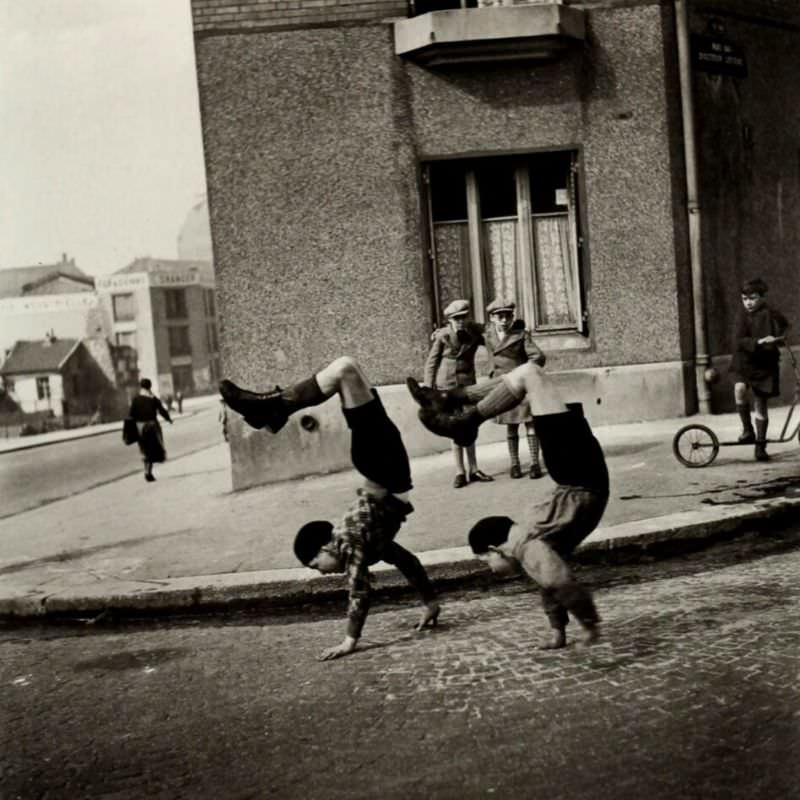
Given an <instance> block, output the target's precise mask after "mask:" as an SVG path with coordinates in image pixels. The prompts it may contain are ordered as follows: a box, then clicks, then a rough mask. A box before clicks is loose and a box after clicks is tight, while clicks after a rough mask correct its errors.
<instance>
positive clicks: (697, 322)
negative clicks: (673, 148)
mask: <svg viewBox="0 0 800 800" xmlns="http://www.w3.org/2000/svg"><path fill="white" fill-rule="evenodd" d="M674 3H675V28H676V33H677V37H678V69H679V75H680V91H681V117H682V120H683V152H684V157H685V160H686V199H687V211H688V214H689V266H690V269H691V272H692V313H693V318H694V376H695V389H696V391H697V405H698V410H699V412H700V413H701V414H709V413H711V403H710V401H711V390H710V389H709V386H708V383H707V382H706V377H705V373H706V370H707V369H708V368H709V366H710V364H711V359H710V358H709V356H708V342H707V339H706V316H705V314H706V303H705V288H704V286H703V256H702V252H701V247H700V200H699V196H700V193H699V190H698V180H697V150H696V147H695V130H694V103H693V100H692V69H691V57H690V53H689V15H688V11H687V3H688V0H674Z"/></svg>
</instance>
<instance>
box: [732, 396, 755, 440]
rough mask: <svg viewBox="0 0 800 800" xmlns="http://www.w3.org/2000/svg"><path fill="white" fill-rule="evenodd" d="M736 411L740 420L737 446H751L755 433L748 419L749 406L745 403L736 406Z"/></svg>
mask: <svg viewBox="0 0 800 800" xmlns="http://www.w3.org/2000/svg"><path fill="white" fill-rule="evenodd" d="M736 410H737V411H738V412H739V418H740V419H741V420H742V432H741V433H740V434H739V438H738V440H737V441H738V442H739V444H753V443H754V442H755V440H756V432H755V431H754V430H753V422H752V420H751V419H750V406H749V405H747V403H745V404H744V405H737V406H736Z"/></svg>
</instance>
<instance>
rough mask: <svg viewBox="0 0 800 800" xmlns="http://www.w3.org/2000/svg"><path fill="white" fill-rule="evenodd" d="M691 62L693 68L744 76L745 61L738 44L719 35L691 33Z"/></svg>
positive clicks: (745, 69) (719, 73)
mask: <svg viewBox="0 0 800 800" xmlns="http://www.w3.org/2000/svg"><path fill="white" fill-rule="evenodd" d="M692 64H693V65H694V67H695V69H700V70H703V71H704V72H713V73H716V74H718V75H732V76H734V77H736V78H744V77H745V76H746V75H747V62H746V61H745V57H744V50H742V48H741V47H739V45H736V44H734V43H733V42H731V41H728V40H727V39H724V38H722V37H719V36H701V35H700V34H692Z"/></svg>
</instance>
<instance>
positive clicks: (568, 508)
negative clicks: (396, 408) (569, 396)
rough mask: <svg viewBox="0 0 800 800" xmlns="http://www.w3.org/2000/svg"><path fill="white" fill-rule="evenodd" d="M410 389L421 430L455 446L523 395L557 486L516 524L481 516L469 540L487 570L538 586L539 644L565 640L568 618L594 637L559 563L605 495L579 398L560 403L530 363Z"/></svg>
mask: <svg viewBox="0 0 800 800" xmlns="http://www.w3.org/2000/svg"><path fill="white" fill-rule="evenodd" d="M408 387H409V390H410V391H411V393H412V395H413V396H414V399H415V400H416V401H417V402H418V403H419V404H420V405H421V406H422V408H421V409H420V411H419V417H420V419H421V420H422V423H423V424H424V425H425V427H427V428H428V429H429V430H431V431H433V433H436V434H438V435H440V436H447V437H449V438H452V439H453V440H454V441H456V442H460V443H461V444H468V443H469V442H471V441H474V440H475V437H476V436H477V435H478V428H479V426H480V425H481V423H482V422H483V421H484V420H486V419H490V418H492V417H494V416H496V415H497V414H500V413H502V412H504V411H507V410H509V409H511V408H514V407H515V406H516V405H517V404H518V403H519V402H521V401H522V400H523V399H527V401H528V403H529V404H530V408H531V413H532V415H533V423H534V426H535V428H536V434H537V436H538V437H539V440H540V442H541V448H542V452H543V454H544V458H545V462H546V463H547V468H548V470H549V472H550V477H551V478H552V479H553V480H554V481H555V483H556V488H555V490H554V491H553V494H552V495H551V497H550V498H549V499H548V500H546V501H545V502H544V503H540V504H537V505H534V506H533V507H532V508H530V509H529V510H528V511H527V512H526V513H524V514H522V515H520V517H519V519H518V520H517V521H514V520H512V519H511V518H510V517H505V516H493V517H484V518H483V519H481V520H479V521H478V522H477V523H476V525H475V526H474V527H473V528H472V530H471V531H470V533H469V543H470V545H471V547H472V549H473V552H475V553H476V554H478V555H481V556H483V557H485V558H486V559H487V561H488V564H489V567H490V569H492V571H494V572H496V573H500V574H512V573H514V572H517V571H519V570H523V571H524V572H525V573H527V575H528V576H530V577H531V578H532V579H533V580H534V581H535V582H536V583H537V584H538V585H539V588H540V591H541V597H542V603H543V606H544V610H545V613H546V615H547V618H548V620H549V622H550V627H551V628H552V637H551V638H550V639H549V640H548V641H547V642H546V643H545V644H544V645H543V646H544V647H545V648H548V649H555V648H561V647H564V646H565V645H566V627H567V622H568V618H569V615H572V616H573V617H574V618H575V619H576V620H577V621H578V622H579V624H580V625H581V627H582V628H583V629H584V631H585V641H586V642H589V643H591V642H594V641H595V640H596V639H597V636H598V630H599V629H598V624H599V621H600V618H599V616H598V614H597V610H596V609H595V605H594V601H593V600H592V595H591V594H590V592H589V591H588V590H587V589H586V588H585V587H584V586H582V585H581V584H580V583H579V582H578V581H577V580H575V578H574V576H573V574H572V572H571V570H570V569H569V567H568V566H567V564H566V562H565V560H564V559H565V558H566V557H567V556H568V555H569V554H570V553H571V552H572V551H573V550H574V549H575V548H576V547H577V546H578V545H579V544H580V543H581V542H582V541H583V540H584V539H585V538H586V537H587V536H588V535H589V534H590V533H591V532H592V531H593V530H594V529H595V528H596V527H597V525H598V523H599V522H600V519H601V517H602V516H603V512H604V510H605V507H606V504H607V502H608V494H609V483H608V470H607V468H606V462H605V457H604V455H603V450H602V448H601V447H600V444H599V442H598V441H597V439H595V437H594V434H593V433H592V431H591V429H590V427H589V424H588V422H587V421H586V419H585V418H584V416H583V410H582V408H581V405H580V403H569V404H567V403H565V402H564V401H563V399H562V398H561V395H560V393H559V392H558V390H557V388H556V386H555V384H554V382H553V380H552V379H551V378H550V377H549V376H548V375H547V374H546V373H545V372H544V370H542V368H541V367H539V366H537V365H536V364H534V363H533V362H531V361H529V362H527V363H526V364H523V365H522V366H519V367H516V368H515V369H513V370H512V371H511V372H509V373H507V374H506V375H503V376H502V377H501V378H495V379H492V380H490V381H489V382H488V383H485V384H477V385H475V386H470V387H466V388H461V389H457V390H453V391H451V392H435V391H432V390H430V389H427V388H426V387H422V386H420V385H419V384H417V382H416V381H414V380H413V379H411V378H410V379H409V380H408ZM469 404H475V405H469ZM459 405H461V406H462V407H461V408H459V407H458V406H459Z"/></svg>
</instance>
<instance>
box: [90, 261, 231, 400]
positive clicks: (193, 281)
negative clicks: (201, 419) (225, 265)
mask: <svg viewBox="0 0 800 800" xmlns="http://www.w3.org/2000/svg"><path fill="white" fill-rule="evenodd" d="M96 287H97V293H98V295H99V298H100V307H101V309H102V310H103V315H104V318H105V319H106V323H105V324H107V325H108V326H109V330H110V331H111V339H112V342H113V343H114V345H116V346H127V347H130V348H133V350H135V351H136V353H137V356H138V369H139V374H140V375H141V376H142V377H147V378H150V379H151V380H152V381H153V388H154V389H155V391H156V392H157V393H158V394H160V395H162V396H163V395H168V394H173V395H174V394H175V393H176V392H178V391H181V392H183V394H185V395H188V394H192V393H196V392H204V391H209V390H210V389H211V388H212V387H213V386H214V385H215V384H216V382H217V380H218V379H219V374H220V373H219V344H218V339H217V314H216V304H215V300H214V272H213V269H212V266H211V262H209V261H204V260H170V259H162V258H137V259H136V260H135V261H134V262H132V263H131V264H129V265H128V266H127V267H125V268H123V269H121V270H119V271H118V272H115V273H114V274H112V275H109V276H105V277H98V278H97V280H96Z"/></svg>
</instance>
